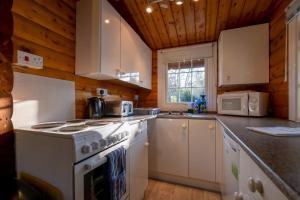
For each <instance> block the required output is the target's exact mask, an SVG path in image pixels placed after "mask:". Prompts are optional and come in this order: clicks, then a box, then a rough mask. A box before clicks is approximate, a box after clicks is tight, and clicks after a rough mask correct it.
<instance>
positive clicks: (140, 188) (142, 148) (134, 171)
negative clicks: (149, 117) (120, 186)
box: [129, 122, 149, 200]
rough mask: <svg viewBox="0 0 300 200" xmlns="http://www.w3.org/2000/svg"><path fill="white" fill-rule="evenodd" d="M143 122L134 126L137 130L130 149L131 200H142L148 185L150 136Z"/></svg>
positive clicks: (132, 128) (133, 128)
mask: <svg viewBox="0 0 300 200" xmlns="http://www.w3.org/2000/svg"><path fill="white" fill-rule="evenodd" d="M143 123H147V122H141V123H137V124H135V125H132V127H131V130H137V131H136V133H134V134H136V135H135V136H133V137H134V138H132V142H131V144H130V148H129V154H130V165H129V166H130V172H129V174H130V200H142V199H143V198H144V192H145V190H146V187H147V185H148V145H149V144H148V136H147V126H146V125H145V124H143Z"/></svg>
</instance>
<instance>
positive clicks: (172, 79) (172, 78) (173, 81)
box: [168, 74, 179, 88]
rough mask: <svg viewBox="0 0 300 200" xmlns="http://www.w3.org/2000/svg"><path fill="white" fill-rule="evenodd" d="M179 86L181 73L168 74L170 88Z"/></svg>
mask: <svg viewBox="0 0 300 200" xmlns="http://www.w3.org/2000/svg"><path fill="white" fill-rule="evenodd" d="M178 87H179V74H168V88H178Z"/></svg>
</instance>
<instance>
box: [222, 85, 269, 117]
mask: <svg viewBox="0 0 300 200" xmlns="http://www.w3.org/2000/svg"><path fill="white" fill-rule="evenodd" d="M268 103H269V94H268V93H264V92H255V91H240V92H226V93H224V94H221V95H218V113H219V114H225V115H240V116H256V117H259V116H266V115H267V114H268Z"/></svg>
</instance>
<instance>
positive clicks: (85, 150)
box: [81, 145, 91, 154]
mask: <svg viewBox="0 0 300 200" xmlns="http://www.w3.org/2000/svg"><path fill="white" fill-rule="evenodd" d="M90 150H91V148H90V146H89V145H83V146H82V147H81V153H83V154H88V153H90Z"/></svg>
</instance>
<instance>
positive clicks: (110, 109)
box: [105, 100, 133, 117]
mask: <svg viewBox="0 0 300 200" xmlns="http://www.w3.org/2000/svg"><path fill="white" fill-rule="evenodd" d="M105 115H107V116H115V117H128V116H130V115H133V102H132V101H122V100H107V101H105Z"/></svg>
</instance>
